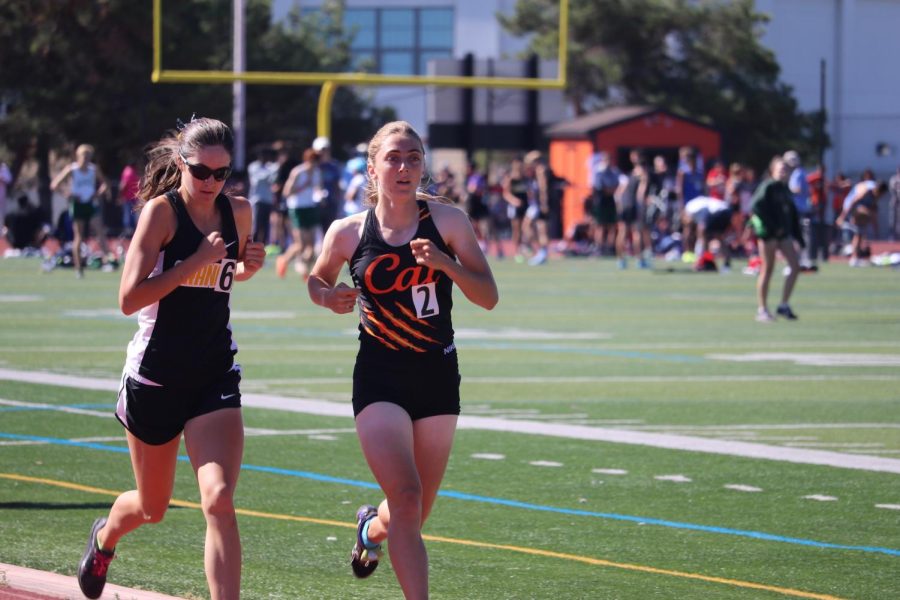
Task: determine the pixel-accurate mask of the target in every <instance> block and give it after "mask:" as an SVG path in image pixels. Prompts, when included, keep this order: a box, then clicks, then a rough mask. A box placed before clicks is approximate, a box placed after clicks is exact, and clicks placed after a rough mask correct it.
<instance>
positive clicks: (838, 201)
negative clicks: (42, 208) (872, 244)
mask: <svg viewBox="0 0 900 600" xmlns="http://www.w3.org/2000/svg"><path fill="white" fill-rule="evenodd" d="M852 188H853V182H852V181H850V178H849V177H847V176H846V175H844V173H843V172H840V171H839V172H838V173H837V175H835V176H834V181H832V182H830V183H829V184H828V190H829V191H830V192H831V213H832V232H831V236H830V239H831V242H832V244H833V246H832V251H831V253H832V254H844V252H843V251H842V246H843V232H842V229H841V226H840V225H839V224H838V223H837V218H838V217H839V216H840V214H841V213H842V212H844V200H846V199H847V195H848V194H849V193H850V190H851V189H852ZM849 253H850V247H849V245H848V247H847V252H846V254H849Z"/></svg>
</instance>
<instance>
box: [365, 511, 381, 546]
mask: <svg viewBox="0 0 900 600" xmlns="http://www.w3.org/2000/svg"><path fill="white" fill-rule="evenodd" d="M374 518H375V517H372V519H374ZM372 519H369V520H368V521H366V523H365V525H363V528H362V542H363V546H365V547H366V548H368V549H369V550H372V549H374V548H377V547H378V544H376V543H375V542H373V541H371V540H369V525H371V524H372Z"/></svg>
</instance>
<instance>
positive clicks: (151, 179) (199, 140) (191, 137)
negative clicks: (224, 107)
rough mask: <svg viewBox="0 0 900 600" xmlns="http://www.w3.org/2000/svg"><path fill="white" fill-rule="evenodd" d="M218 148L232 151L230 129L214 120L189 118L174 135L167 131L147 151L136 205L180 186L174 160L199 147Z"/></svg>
mask: <svg viewBox="0 0 900 600" xmlns="http://www.w3.org/2000/svg"><path fill="white" fill-rule="evenodd" d="M209 146H222V147H223V148H225V150H226V151H227V152H228V154H229V155H231V154H233V152H234V136H233V135H232V133H231V129H230V128H229V127H228V125H226V124H225V123H223V122H222V121H218V120H216V119H208V118H200V119H193V120H192V121H191V122H189V123H187V124H185V125H184V127H183V128H182V129H181V130H180V131H178V132H169V133H168V134H166V136H165V137H163V138H162V139H161V140H160V141H158V142H156V143H155V144H152V145H151V146H150V147H149V148H148V150H147V166H146V168H145V169H144V176H143V177H142V178H141V187H140V190H138V194H137V198H138V206H137V207H136V208H140V207H142V206H143V205H144V204H146V203H147V202H149V201H150V200H152V199H153V198H155V197H157V196H159V195H160V194H164V193H165V192H168V191H169V190H172V189H175V188H177V187H178V186H179V185H181V171H180V170H179V169H178V157H179V155H183V156H194V155H195V154H197V151H198V150H200V149H201V148H206V147H209Z"/></svg>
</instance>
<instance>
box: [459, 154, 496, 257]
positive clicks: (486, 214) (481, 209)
mask: <svg viewBox="0 0 900 600" xmlns="http://www.w3.org/2000/svg"><path fill="white" fill-rule="evenodd" d="M465 193H466V196H465V198H466V212H467V213H468V214H469V219H471V220H472V224H473V225H474V226H475V233H476V234H477V235H478V241H479V244H480V245H481V250H482V252H484V253H485V254H486V253H487V251H488V243H489V242H490V241H491V240H493V242H494V245H495V246H496V248H497V256H503V250H502V249H501V248H500V240H499V239H498V238H497V233H496V232H495V231H494V223H493V220H492V219H491V211H490V208H489V207H488V185H487V178H486V177H485V176H484V173H482V172H481V171H480V170H479V169H478V163H476V162H475V161H474V160H473V161H470V162H469V171H468V173H466V189H465Z"/></svg>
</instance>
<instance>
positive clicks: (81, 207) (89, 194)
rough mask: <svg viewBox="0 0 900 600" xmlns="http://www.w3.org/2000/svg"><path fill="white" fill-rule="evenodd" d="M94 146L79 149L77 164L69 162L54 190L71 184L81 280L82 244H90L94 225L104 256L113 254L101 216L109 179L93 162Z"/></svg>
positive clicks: (74, 255)
mask: <svg viewBox="0 0 900 600" xmlns="http://www.w3.org/2000/svg"><path fill="white" fill-rule="evenodd" d="M93 158H94V147H93V146H91V145H89V144H81V145H80V146H78V148H77V149H76V150H75V162H72V163H69V164H68V165H66V166H65V168H63V170H62V171H60V172H59V173H58V174H57V175H56V177H54V178H53V181H51V182H50V189H51V190H53V191H57V190H58V189H59V187H60V186H61V185H62V184H63V183H65V182H67V181H68V182H70V187H69V214H70V216H71V217H72V232H73V239H72V260H73V262H74V264H75V275H76V276H77V277H78V278H79V279H81V278H82V277H84V266H85V260H86V257H85V256H83V255H82V249H81V245H82V242H87V240H88V236H89V235H90V229H91V225H92V224H93V225H94V226H95V228H96V229H97V239H98V240H99V243H100V248H101V250H102V251H103V254H104V256H105V255H107V254H108V253H109V250H108V248H107V244H106V229H105V227H104V226H103V220H102V219H101V218H96V217H99V216H100V212H99V211H98V202H99V200H100V196H102V195H103V194H104V193H106V190H107V185H106V178H105V177H104V176H103V173H102V172H101V171H100V167H99V166H97V165H95V164H94V163H93V162H91V161H92V159H93Z"/></svg>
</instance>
